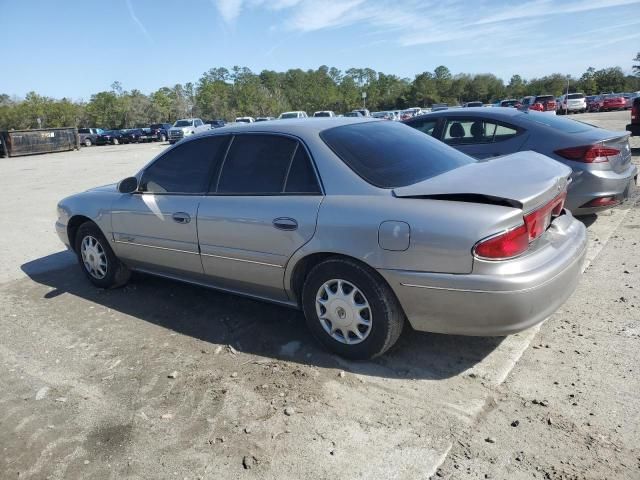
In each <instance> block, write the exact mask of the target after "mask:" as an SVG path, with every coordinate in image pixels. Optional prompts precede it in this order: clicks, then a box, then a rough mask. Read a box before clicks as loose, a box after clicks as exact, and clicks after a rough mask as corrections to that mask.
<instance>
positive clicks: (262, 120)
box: [256, 117, 276, 122]
mask: <svg viewBox="0 0 640 480" xmlns="http://www.w3.org/2000/svg"><path fill="white" fill-rule="evenodd" d="M275 119H276V117H256V122H268V121H270V120H275Z"/></svg>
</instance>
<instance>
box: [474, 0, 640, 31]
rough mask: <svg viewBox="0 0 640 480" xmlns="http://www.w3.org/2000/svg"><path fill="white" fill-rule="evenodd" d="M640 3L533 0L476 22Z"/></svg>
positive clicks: (603, 0)
mask: <svg viewBox="0 0 640 480" xmlns="http://www.w3.org/2000/svg"><path fill="white" fill-rule="evenodd" d="M634 3H640V1H639V0H580V1H572V2H562V3H560V2H555V1H553V0H533V1H530V2H526V3H521V4H519V5H517V6H514V7H510V8H505V9H503V10H502V11H500V12H499V13H497V14H495V15H489V16H487V17H484V18H481V19H480V20H478V21H477V22H475V23H476V24H478V25H480V24H483V23H492V22H503V21H506V20H517V19H521V18H532V17H543V16H550V15H562V14H568V13H578V12H586V11H589V10H598V9H601V8H613V7H619V6H623V5H631V4H634Z"/></svg>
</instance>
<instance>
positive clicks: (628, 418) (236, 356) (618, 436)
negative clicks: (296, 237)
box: [0, 112, 640, 479]
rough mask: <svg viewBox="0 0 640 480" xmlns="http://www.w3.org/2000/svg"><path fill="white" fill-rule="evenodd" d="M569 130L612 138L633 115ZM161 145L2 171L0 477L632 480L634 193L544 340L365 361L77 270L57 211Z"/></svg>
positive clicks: (593, 233) (246, 307) (636, 322)
mask: <svg viewBox="0 0 640 480" xmlns="http://www.w3.org/2000/svg"><path fill="white" fill-rule="evenodd" d="M575 118H576V119H581V120H582V119H584V120H585V121H589V122H594V123H598V124H599V125H602V126H605V127H606V128H611V129H617V130H620V129H624V124H625V122H626V121H627V119H628V112H613V113H602V114H592V115H589V114H584V115H579V116H576V117H575ZM635 142H636V139H634V146H635V147H638V146H639V145H638V144H637V143H635ZM162 148H164V146H163V145H160V144H152V145H125V146H115V147H91V148H88V149H83V150H82V151H81V152H69V153H63V154H54V155H41V156H34V157H23V158H15V159H3V160H1V161H0V163H2V165H3V174H4V179H5V180H4V182H3V189H2V192H0V198H1V199H2V202H0V205H2V207H0V225H1V226H2V232H3V238H1V239H0V248H1V250H2V258H3V262H2V263H1V264H0V331H1V332H2V333H3V335H2V336H1V337H0V367H1V368H2V374H1V375H0V478H37V479H40V478H52V479H62V478H65V479H67V478H95V479H102V478H111V479H120V478H154V479H161V478H162V479H164V478H188V479H195V478H207V479H208V478H212V479H213V478H248V479H249V478H279V479H283V478H292V479H293V478H399V479H400V478H402V479H404V478H429V477H430V476H432V475H434V476H435V477H442V476H444V477H447V478H456V479H457V478H508V479H513V478H532V477H534V476H535V477H537V478H553V479H556V478H558V479H560V478H568V479H572V478H594V479H595V478H624V479H626V478H640V470H639V467H640V458H639V455H640V452H638V447H637V446H638V445H639V444H640V432H639V431H638V428H639V427H638V420H637V419H638V418H640V416H639V412H638V409H639V407H638V405H639V404H640V402H639V401H638V396H639V392H640V389H639V388H638V387H639V385H638V376H637V372H638V359H637V353H636V352H637V347H638V340H639V335H640V316H639V313H638V312H639V310H638V307H639V305H640V299H638V298H637V295H638V292H636V290H637V289H639V288H640V283H639V282H638V278H640V269H639V268H638V266H637V264H638V261H637V260H633V258H634V255H633V254H634V253H635V252H637V249H638V247H637V245H638V243H639V242H640V226H639V224H640V213H639V212H638V208H637V197H636V198H635V199H634V201H633V202H630V203H628V204H626V205H625V206H624V207H623V208H619V209H616V210H614V211H613V212H609V213H606V214H603V215H600V216H598V217H596V216H593V217H589V218H587V219H585V222H586V223H587V224H588V225H589V234H590V246H589V255H588V258H589V261H590V262H592V263H591V265H590V267H589V268H588V269H587V270H586V272H585V274H584V276H583V279H582V282H581V285H580V286H579V288H578V290H577V291H576V293H575V294H574V295H573V297H572V298H571V299H570V300H569V301H568V302H567V304H566V305H565V306H564V307H563V308H562V309H561V310H560V311H559V312H558V313H556V314H555V315H553V316H552V317H551V318H550V319H549V320H548V321H547V322H546V323H545V324H543V325H542V327H538V328H533V329H530V330H528V331H526V332H523V333H521V334H518V335H513V336H510V337H507V338H504V339H503V338H481V337H480V338H472V337H456V336H444V335H432V334H417V333H413V332H411V333H409V332H407V333H406V334H405V335H404V336H403V337H402V338H401V340H400V344H399V346H398V348H397V349H395V350H394V351H393V352H391V353H390V354H388V355H386V356H384V357H383V358H381V359H378V360H376V361H374V362H360V363H353V362H346V361H344V360H342V359H340V358H338V357H335V356H333V355H329V354H327V353H326V352H325V351H323V350H322V349H320V348H319V347H318V346H317V345H316V344H315V342H313V341H312V340H311V339H310V337H309V335H308V334H307V332H306V330H305V327H304V325H303V323H302V321H301V320H302V317H301V314H300V313H299V312H296V311H292V310H287V309H284V308H280V307H276V306H272V305H267V304H262V303H258V302H255V301H252V300H247V299H243V298H239V297H233V296H230V295H226V294H221V293H217V292H213V291H210V290H206V289H202V288H198V287H194V286H189V285H183V284H179V283H175V282H171V281H167V280H163V279H158V278H152V277H148V276H142V275H136V276H135V277H134V278H133V280H132V282H131V283H130V284H129V285H128V286H127V287H126V288H123V289H120V290H112V291H103V290H99V289H95V288H93V287H92V286H91V285H90V284H89V283H88V282H87V281H86V280H85V279H84V278H83V277H82V275H81V272H80V271H79V267H78V266H77V265H76V264H75V260H74V258H73V256H72V255H71V254H69V253H68V252H65V251H63V250H62V247H61V245H60V243H59V241H58V240H57V238H56V236H55V232H54V229H53V222H54V221H55V203H56V201H57V200H58V199H59V198H61V197H63V196H65V195H67V194H70V193H73V192H75V191H79V190H82V189H85V188H89V187H91V186H95V185H99V184H105V183H110V182H113V181H117V180H119V179H120V178H123V177H125V176H127V175H128V174H130V173H132V172H134V171H136V170H137V169H138V168H139V167H140V166H142V165H143V164H144V163H146V162H147V161H148V160H149V159H151V158H152V157H153V156H154V155H156V154H157V153H158V152H160V151H161V149H162ZM635 161H636V162H638V161H639V159H638V156H637V154H636V156H635ZM27 179H28V180H27ZM25 187H28V188H25ZM636 256H637V255H636ZM623 263H624V264H623ZM625 271H626V272H629V273H625ZM622 297H623V298H624V300H622ZM547 346H548V347H547ZM555 382H557V383H555ZM571 395H573V396H571ZM574 403H575V405H574ZM590 414H593V415H590ZM512 424H514V425H516V426H511V425H512ZM487 440H490V441H489V442H488V441H487Z"/></svg>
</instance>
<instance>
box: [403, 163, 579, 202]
mask: <svg viewBox="0 0 640 480" xmlns="http://www.w3.org/2000/svg"><path fill="white" fill-rule="evenodd" d="M570 175H571V169H570V168H569V167H567V166H566V165H562V164H561V163H559V162H556V161H555V160H552V159H550V158H549V157H547V156H545V155H541V154H539V153H536V152H531V151H526V152H517V153H513V154H511V155H505V156H502V157H496V158H492V159H490V160H488V161H481V162H477V163H472V164H469V165H465V166H462V167H459V168H456V169H455V170H451V171H449V172H446V173H443V174H442V175H438V176H437V177H433V178H430V179H427V180H424V181H422V182H418V183H415V184H413V185H408V186H406V187H399V188H395V189H393V194H394V195H395V196H396V197H399V198H411V197H413V198H421V197H422V198H436V199H437V198H443V199H447V198H448V199H451V200H456V197H459V198H465V197H466V198H467V199H468V200H464V201H474V199H481V198H483V197H484V198H487V199H493V200H494V201H493V202H491V201H488V202H484V203H496V202H495V201H496V200H497V201H498V202H499V201H503V202H505V203H507V204H510V205H511V206H513V207H515V208H520V209H522V210H523V211H524V212H525V213H526V212H529V211H532V210H534V209H535V208H537V207H539V206H540V205H544V204H546V203H548V202H550V201H551V200H552V199H553V198H555V197H556V196H557V195H558V194H559V193H561V192H562V191H564V190H566V188H567V184H568V178H569V176H570ZM478 203H483V202H482V201H479V202H478Z"/></svg>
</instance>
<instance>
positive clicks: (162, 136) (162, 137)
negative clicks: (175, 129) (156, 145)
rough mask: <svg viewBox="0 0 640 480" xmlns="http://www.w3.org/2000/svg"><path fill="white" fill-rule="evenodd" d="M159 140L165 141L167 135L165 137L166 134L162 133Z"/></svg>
mask: <svg viewBox="0 0 640 480" xmlns="http://www.w3.org/2000/svg"><path fill="white" fill-rule="evenodd" d="M160 141H161V142H166V141H167V137H166V135H165V134H164V133H163V134H162V135H160Z"/></svg>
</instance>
